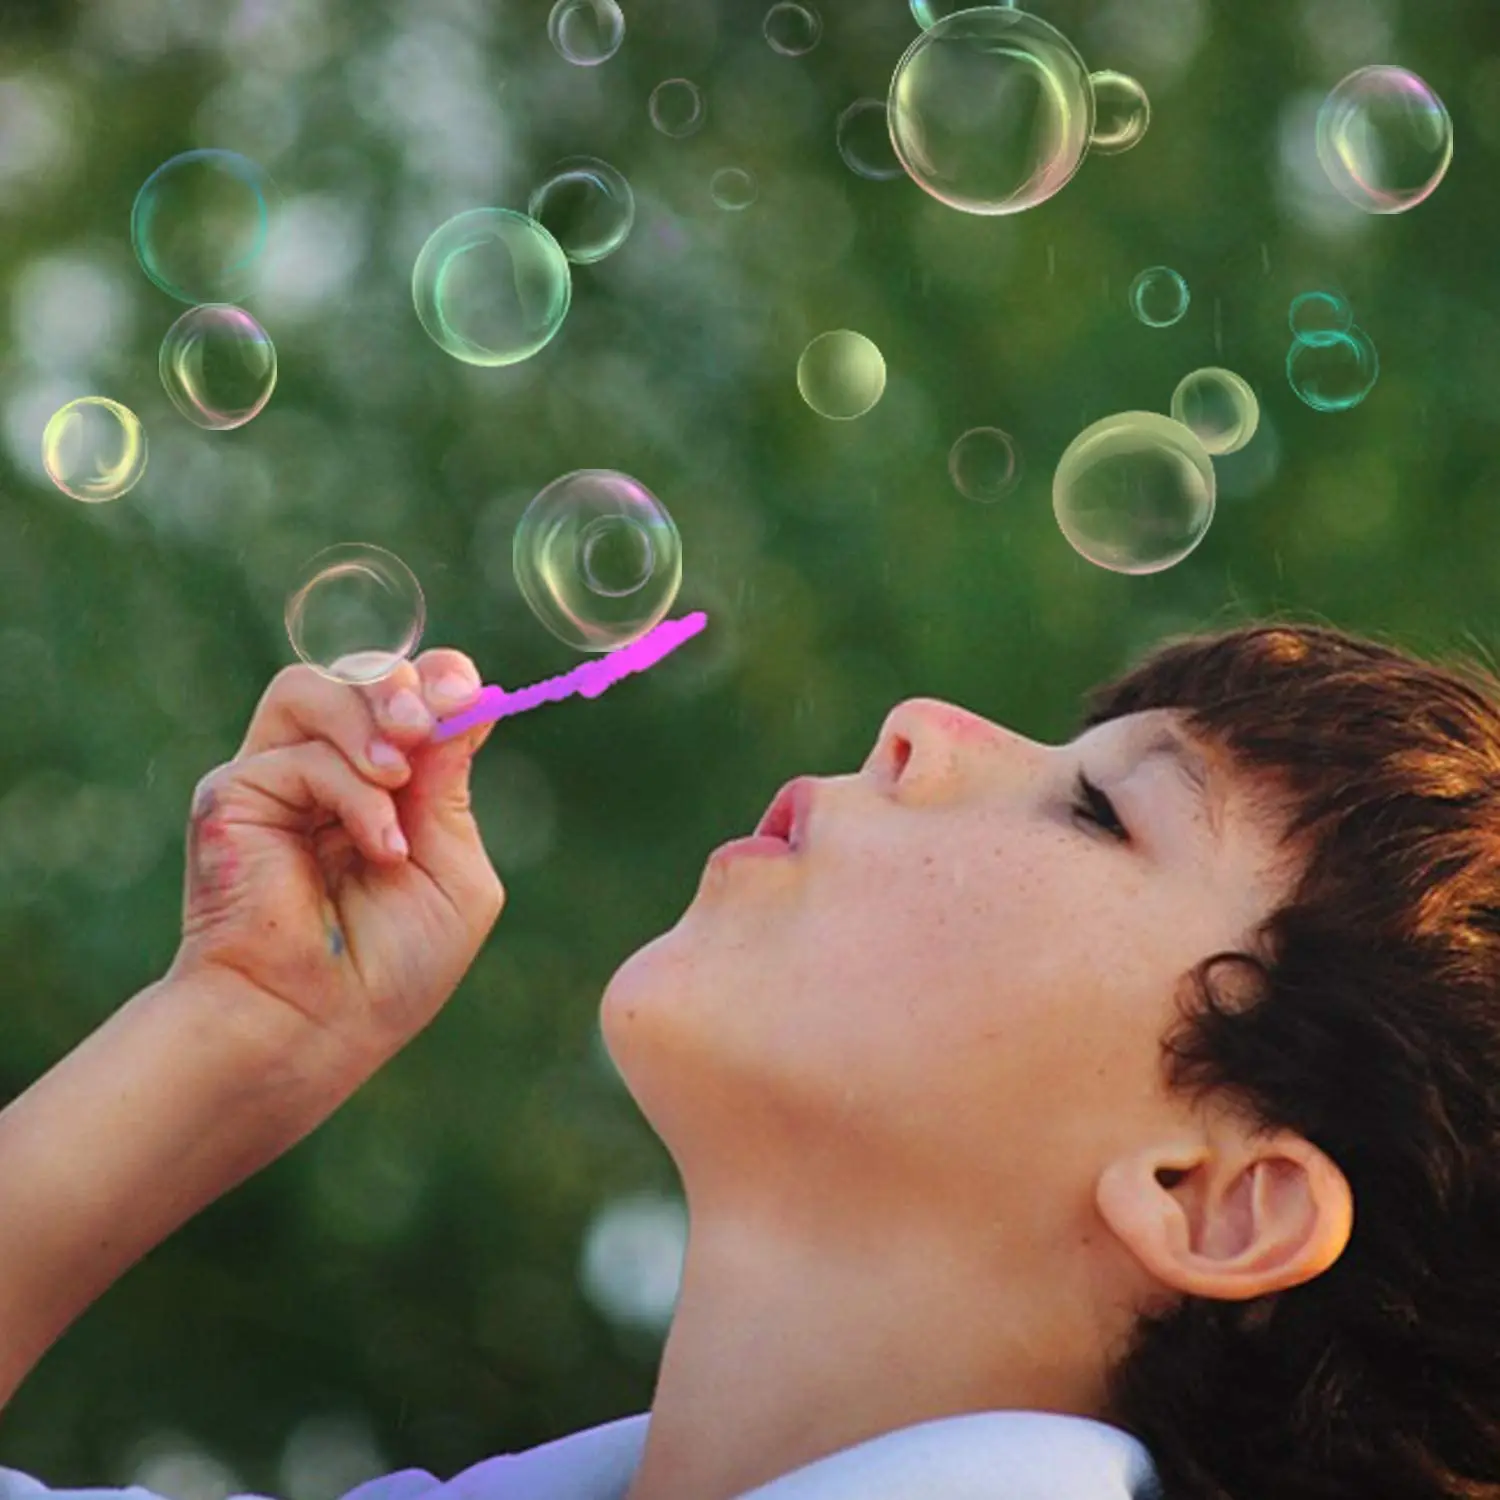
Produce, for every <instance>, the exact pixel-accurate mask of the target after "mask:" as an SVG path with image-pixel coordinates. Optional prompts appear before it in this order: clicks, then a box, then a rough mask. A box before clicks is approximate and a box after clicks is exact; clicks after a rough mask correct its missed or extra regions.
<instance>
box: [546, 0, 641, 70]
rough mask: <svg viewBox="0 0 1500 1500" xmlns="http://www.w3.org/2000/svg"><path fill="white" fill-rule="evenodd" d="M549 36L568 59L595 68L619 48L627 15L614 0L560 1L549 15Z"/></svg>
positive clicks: (583, 66)
mask: <svg viewBox="0 0 1500 1500" xmlns="http://www.w3.org/2000/svg"><path fill="white" fill-rule="evenodd" d="M547 35H548V36H549V37H551V38H552V45H553V46H554V47H556V48H557V50H558V54H559V55H560V56H562V57H564V58H566V59H567V61H568V62H570V63H577V64H578V66H579V67H582V68H592V67H596V66H597V65H598V64H599V63H602V62H606V61H607V60H608V59H609V58H611V57H613V56H614V55H615V53H616V52H618V51H619V50H620V43H621V42H623V41H624V40H625V17H624V16H623V15H622V14H621V12H620V7H619V6H618V5H616V4H615V0H557V4H556V5H554V6H553V7H552V14H551V15H549V16H548V17H547Z"/></svg>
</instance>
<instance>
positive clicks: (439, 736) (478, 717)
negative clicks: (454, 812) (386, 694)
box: [432, 609, 708, 743]
mask: <svg viewBox="0 0 1500 1500" xmlns="http://www.w3.org/2000/svg"><path fill="white" fill-rule="evenodd" d="M707 624H708V616H707V615H706V614H704V612H703V611H702V610H701V609H699V610H694V611H693V613H692V614H690V615H684V616H683V617H682V619H680V620H663V621H662V622H661V624H660V625H657V626H654V627H653V628H652V629H650V630H648V631H647V632H646V633H645V635H643V636H642V637H641V638H640V639H639V640H638V641H632V642H631V643H630V644H629V645H628V646H621V647H620V649H619V650H618V651H611V652H610V653H609V654H608V655H607V656H601V657H599V658H597V659H596V660H594V661H586V662H584V663H583V664H582V666H577V667H574V668H573V670H572V671H571V672H564V673H563V674H562V676H561V677H548V678H546V679H545V680H544V681H542V682H534V683H532V685H531V686H530V687H524V688H518V689H517V690H516V691H515V692H513V693H508V692H506V691H505V689H504V688H502V687H497V686H496V685H495V684H494V683H487V684H486V685H485V686H484V687H482V688H481V689H480V690H479V698H478V700H477V701H476V702H475V703H474V705H473V706H472V707H471V708H466V709H465V710H464V711H463V712H462V713H461V714H450V715H449V716H448V717H447V718H446V719H439V720H438V724H437V728H436V729H434V730H433V732H432V739H433V742H434V743H441V742H442V741H443V740H451V739H452V738H453V736H454V735H455V734H462V733H463V732H464V731H465V730H466V729H477V728H478V727H479V726H480V725H481V724H493V723H494V722H495V720H496V719H508V718H509V717H510V716H511V715H512V714H524V713H525V712H527V710H528V709H533V708H538V707H540V706H541V705H542V704H543V703H556V702H557V701H558V699H560V698H571V697H572V696H573V695H574V694H575V693H579V694H582V696H583V697H585V698H597V697H598V696H599V694H600V693H602V692H603V691H604V690H605V688H607V687H613V686H614V684H615V683H617V682H618V681H619V680H620V679H621V678H622V677H628V676H630V674H631V673H632V672H644V671H645V670H646V669H647V668H648V667H654V666H655V665H656V664H657V662H659V661H660V660H661V659H662V658H663V657H664V656H667V655H669V654H670V653H671V652H673V651H675V650H676V649H677V648H678V647H679V646H680V645H682V643H683V642H684V641H689V640H691V639H692V638H693V637H694V636H695V635H697V634H698V632H699V631H700V630H702V629H703V627H704V626H705V625H707Z"/></svg>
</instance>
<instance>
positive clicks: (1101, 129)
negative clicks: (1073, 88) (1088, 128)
mask: <svg viewBox="0 0 1500 1500" xmlns="http://www.w3.org/2000/svg"><path fill="white" fill-rule="evenodd" d="M1089 82H1090V83H1091V84H1092V85H1093V89H1094V135H1093V139H1092V140H1091V141H1090V145H1091V146H1092V147H1093V149H1094V150H1095V151H1098V152H1100V153H1101V154H1102V155H1105V156H1113V155H1118V154H1119V153H1120V152H1121V151H1128V150H1130V148H1131V147H1132V146H1134V145H1136V144H1137V143H1138V142H1139V141H1140V139H1141V137H1142V136H1143V135H1145V133H1146V127H1147V126H1148V125H1150V123H1151V101H1150V100H1149V99H1148V98H1147V97H1146V91H1145V89H1143V88H1142V87H1141V86H1140V84H1139V83H1138V82H1136V80H1135V79H1134V78H1132V77H1131V76H1130V75H1129V74H1128V73H1115V72H1111V71H1109V70H1108V69H1106V70H1105V71H1103V72H1100V73H1090V74H1089Z"/></svg>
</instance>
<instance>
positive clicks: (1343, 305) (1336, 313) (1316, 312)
mask: <svg viewBox="0 0 1500 1500" xmlns="http://www.w3.org/2000/svg"><path fill="white" fill-rule="evenodd" d="M1287 322H1288V323H1290V324H1291V326H1292V334H1293V336H1294V337H1296V338H1299V339H1306V340H1307V341H1308V342H1309V343H1316V342H1317V341H1318V340H1319V339H1321V338H1325V337H1327V335H1329V334H1331V333H1347V332H1348V331H1349V329H1350V327H1351V326H1352V324H1353V322H1354V309H1353V308H1352V307H1350V306H1349V304H1348V303H1347V302H1346V301H1344V299H1343V298H1342V297H1340V296H1339V295H1338V293H1337V292H1303V293H1302V294H1301V296H1298V297H1293V298H1292V305H1291V308H1290V310H1289V311H1288V312H1287Z"/></svg>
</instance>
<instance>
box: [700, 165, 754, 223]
mask: <svg viewBox="0 0 1500 1500" xmlns="http://www.w3.org/2000/svg"><path fill="white" fill-rule="evenodd" d="M708 191H709V192H710V194H712V196H713V200H714V202H715V203H717V204H718V205H719V207H720V208H727V209H729V210H730V211H731V212H735V213H737V212H738V211H739V210H740V209H742V208H749V207H750V205H751V204H752V203H754V202H755V199H756V197H757V196H758V194H759V192H760V189H759V188H757V187H756V185H755V179H754V178H753V177H752V176H751V175H750V174H749V173H748V172H747V171H746V170H745V169H744V168H743V167H720V168H719V170H718V171H717V172H715V173H714V175H713V177H712V179H711V180H710V181H709V184H708Z"/></svg>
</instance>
